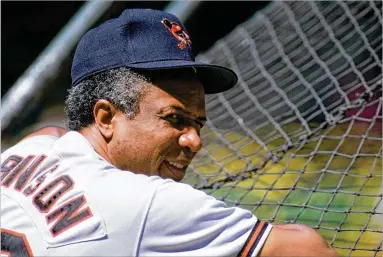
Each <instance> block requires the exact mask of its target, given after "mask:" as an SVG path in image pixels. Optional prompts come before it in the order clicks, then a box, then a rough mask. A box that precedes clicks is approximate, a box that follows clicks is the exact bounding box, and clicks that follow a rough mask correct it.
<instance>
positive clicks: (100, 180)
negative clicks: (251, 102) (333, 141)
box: [1, 9, 336, 256]
mask: <svg viewBox="0 0 383 257" xmlns="http://www.w3.org/2000/svg"><path fill="white" fill-rule="evenodd" d="M191 44H192V42H191V40H190V37H189V36H188V34H187V32H186V30H185V28H184V26H183V25H182V24H181V23H180V21H179V20H178V19H177V17H175V16H173V15H171V14H169V13H165V12H162V11H157V10H142V9H132V10H126V11H124V12H123V13H122V14H121V16H120V17H119V18H116V19H112V20H110V21H107V22H106V23H104V24H102V25H100V26H99V27H97V28H95V29H93V30H91V31H89V32H88V33H87V34H86V35H85V36H84V37H83V38H82V40H81V41H80V43H79V45H78V47H77V50H76V53H75V57H74V61H73V66H72V82H73V83H72V88H71V90H70V91H69V95H68V98H67V100H66V112H67V116H68V127H69V130H70V132H67V131H66V130H65V129H62V128H54V127H48V128H45V129H42V130H40V131H37V132H35V133H33V134H31V135H29V136H28V137H26V138H25V139H23V140H22V141H21V142H19V143H18V144H16V145H15V146H13V147H12V148H10V149H8V150H7V151H6V152H5V153H3V154H2V156H1V157H2V164H1V174H2V177H1V178H2V196H1V201H2V205H1V211H2V214H1V216H2V217H1V219H2V220H1V221H2V222H1V226H2V231H1V234H2V244H1V249H2V253H4V254H8V255H12V256H34V255H36V256H64V255H65V256H140V255H142V256H156V255H163V256H233V255H238V256H257V255H260V256H336V253H335V252H334V251H333V250H332V249H331V248H330V247H329V246H328V244H327V243H326V242H325V241H324V240H323V239H322V238H321V237H320V236H319V234H317V233H316V232H315V231H314V230H312V229H310V228H308V227H306V226H303V225H272V224H268V223H266V222H263V221H261V220H259V219H257V217H255V216H254V215H253V214H252V213H251V212H249V211H247V210H243V209H241V208H228V207H227V206H226V205H225V204H224V203H223V202H220V201H217V200H216V199H215V198H213V197H211V196H208V195H206V194H205V193H203V192H200V191H198V190H195V189H193V188H192V187H190V186H188V185H185V184H183V183H177V181H180V180H181V179H182V178H183V177H184V175H185V171H186V168H187V167H188V165H189V164H190V162H191V161H192V159H193V157H194V156H195V154H196V153H197V152H198V151H199V150H200V149H201V146H202V142H201V139H200V136H199V134H200V130H201V128H202V127H203V125H204V122H205V120H206V114H205V102H204V97H205V94H211V93H218V92H222V91H225V90H227V89H230V88H231V87H233V86H234V85H235V84H236V81H237V77H236V75H235V73H234V72H233V71H231V70H230V69H227V68H225V67H220V66H215V65H209V64H204V63H198V62H195V61H194V57H193V55H192V51H191Z"/></svg>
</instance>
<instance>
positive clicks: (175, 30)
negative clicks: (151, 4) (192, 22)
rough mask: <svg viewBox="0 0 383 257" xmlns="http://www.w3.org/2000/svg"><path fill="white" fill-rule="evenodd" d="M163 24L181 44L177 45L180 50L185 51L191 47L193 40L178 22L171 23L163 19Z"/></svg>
mask: <svg viewBox="0 0 383 257" xmlns="http://www.w3.org/2000/svg"><path fill="white" fill-rule="evenodd" d="M161 22H162V24H164V25H165V27H166V28H167V29H168V30H169V31H170V33H172V35H173V36H174V37H175V38H176V39H177V40H178V41H180V43H179V44H178V45H177V46H178V47H179V49H181V50H183V49H185V47H186V46H187V45H188V46H190V45H191V43H192V42H191V40H190V38H189V35H188V34H187V33H186V32H185V30H184V29H183V28H182V27H181V26H180V25H178V23H176V22H171V21H169V20H168V19H166V18H163V19H162V21H161Z"/></svg>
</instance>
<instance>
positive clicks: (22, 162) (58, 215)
mask: <svg viewBox="0 0 383 257" xmlns="http://www.w3.org/2000/svg"><path fill="white" fill-rule="evenodd" d="M35 157H36V156H35V155H28V156H27V157H26V158H24V157H21V156H18V155H11V156H10V157H8V158H7V159H6V160H5V161H4V162H3V163H2V164H1V179H2V186H5V187H10V185H11V184H13V183H14V182H15V181H16V183H15V187H14V189H15V190H16V191H18V192H21V191H22V190H23V189H24V187H25V186H26V185H27V184H28V182H29V180H30V178H31V177H32V175H33V173H34V172H35V171H36V170H37V169H38V167H39V166H40V165H41V163H42V162H43V161H44V160H45V159H46V155H39V156H38V157H37V158H36V159H35V160H34V162H33V163H32V164H29V163H30V162H31V161H32V160H33V159H34V158H35ZM58 167H59V165H58V164H56V165H54V166H53V167H51V168H50V170H49V171H47V172H43V173H44V174H43V175H41V176H39V177H38V178H37V179H36V180H35V181H33V183H32V184H31V185H29V186H28V187H27V188H25V189H24V191H23V192H22V193H23V194H24V196H25V197H29V196H31V195H32V194H34V196H33V198H32V203H33V205H34V206H35V207H36V208H37V210H38V211H39V212H41V213H46V216H45V218H46V221H47V224H50V223H52V222H55V223H54V224H53V226H52V227H51V229H50V232H51V234H52V235H53V237H56V236H57V235H59V234H61V233H62V232H64V231H66V230H68V229H69V228H71V227H73V226H75V225H77V224H79V223H81V222H82V221H85V220H87V219H88V218H90V217H92V216H93V213H92V211H91V209H90V208H89V207H86V208H82V207H83V206H84V205H86V202H87V201H86V198H85V196H84V195H80V196H79V197H77V198H75V199H70V200H69V201H68V202H66V203H64V204H63V205H62V206H61V207H58V208H56V210H55V211H53V212H49V211H50V209H51V208H52V207H53V205H54V204H55V203H56V202H57V201H58V200H59V199H60V197H62V196H63V195H64V194H65V193H67V192H68V191H70V190H71V189H72V188H73V186H74V182H73V180H72V178H71V177H70V176H69V175H62V176H60V177H58V178H56V179H55V180H53V181H51V182H49V183H48V184H47V185H45V186H44V188H42V189H41V190H40V191H38V192H37V193H35V192H36V191H37V190H38V189H40V187H41V185H42V183H43V182H44V181H45V179H46V178H47V176H49V175H50V174H52V173H53V172H54V171H55V170H56V169H57V168H58ZM12 233H13V232H12ZM12 233H11V232H9V233H8V234H6V235H5V237H3V232H2V241H1V242H2V245H3V240H6V241H4V242H5V243H6V244H5V245H8V246H9V247H8V246H7V247H8V248H6V249H5V248H4V249H3V248H2V253H4V254H10V255H11V256H28V255H25V251H24V248H22V247H20V246H19V245H21V244H20V243H22V242H26V241H25V240H26V239H25V237H23V236H22V234H18V233H16V232H14V233H13V234H12ZM7 240H10V241H7ZM12 240H13V241H12ZM23 240H24V241H23ZM10 243H12V245H11V244H10ZM13 244H17V245H18V247H16V246H14V245H13ZM15 249H16V250H18V249H19V250H18V252H15V251H16V250H15ZM27 253H28V252H27Z"/></svg>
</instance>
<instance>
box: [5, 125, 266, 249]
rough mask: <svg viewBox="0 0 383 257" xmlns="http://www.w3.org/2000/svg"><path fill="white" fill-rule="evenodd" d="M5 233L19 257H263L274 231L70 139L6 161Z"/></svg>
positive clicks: (42, 140) (44, 141)
mask: <svg viewBox="0 0 383 257" xmlns="http://www.w3.org/2000/svg"><path fill="white" fill-rule="evenodd" d="M1 228H2V231H1V237H2V238H1V250H2V254H4V255H12V256H158V255H162V256H235V255H238V256H256V255H257V254H258V252H259V250H260V248H261V247H262V245H263V244H264V242H265V240H266V238H267V236H268V234H269V232H270V230H271V225H270V224H268V223H265V222H263V221H260V220H258V219H257V218H256V217H255V216H254V215H253V214H252V213H251V212H250V211H247V210H243V209H240V208H231V207H230V208H229V207H227V206H226V205H225V204H224V203H223V202H221V201H218V200H216V199H215V198H213V197H212V196H209V195H207V194H205V193H204V192H201V191H199V190H196V189H193V188H192V187H191V186H189V185H186V184H183V183H178V182H175V181H173V180H170V179H162V178H160V177H157V176H151V177H149V176H146V175H139V174H134V173H132V172H128V171H121V170H119V169H117V168H116V167H114V166H112V165H111V164H110V163H108V162H107V161H105V160H104V159H103V158H102V157H101V156H100V155H98V154H97V153H96V152H95V151H94V149H93V148H92V146H91V145H90V143H89V142H88V141H87V139H86V138H85V137H83V136H82V135H81V134H80V133H77V132H73V131H72V132H68V133H67V134H65V135H64V136H63V137H61V138H56V137H52V136H35V137H31V138H28V139H25V140H23V141H21V142H20V143H18V144H17V145H15V146H14V147H12V148H10V149H8V150H7V151H5V152H4V153H3V154H2V155H1Z"/></svg>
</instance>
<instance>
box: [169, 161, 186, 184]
mask: <svg viewBox="0 0 383 257" xmlns="http://www.w3.org/2000/svg"><path fill="white" fill-rule="evenodd" d="M164 164H165V166H166V167H167V168H168V170H169V171H170V172H171V173H172V175H173V177H172V178H173V179H174V180H177V181H179V180H182V179H183V178H184V176H185V172H186V168H187V167H188V165H182V164H180V163H176V162H169V161H164Z"/></svg>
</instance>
